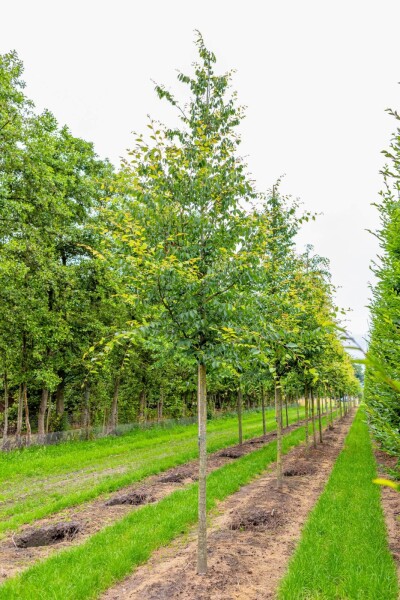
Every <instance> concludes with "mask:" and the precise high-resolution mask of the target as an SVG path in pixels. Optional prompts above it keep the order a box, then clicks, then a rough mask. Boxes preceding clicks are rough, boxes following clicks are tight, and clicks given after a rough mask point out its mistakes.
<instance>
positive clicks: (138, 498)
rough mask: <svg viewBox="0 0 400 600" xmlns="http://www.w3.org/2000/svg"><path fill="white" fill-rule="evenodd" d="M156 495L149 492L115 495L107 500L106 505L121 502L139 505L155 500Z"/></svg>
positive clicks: (114, 504)
mask: <svg viewBox="0 0 400 600" xmlns="http://www.w3.org/2000/svg"><path fill="white" fill-rule="evenodd" d="M155 500H156V499H155V498H154V496H152V495H151V494H148V493H147V492H139V491H138V492H130V493H129V494H123V495H121V496H114V498H110V500H107V502H106V506H116V505H119V504H131V505H132V506H139V505H140V504H148V503H149V502H155Z"/></svg>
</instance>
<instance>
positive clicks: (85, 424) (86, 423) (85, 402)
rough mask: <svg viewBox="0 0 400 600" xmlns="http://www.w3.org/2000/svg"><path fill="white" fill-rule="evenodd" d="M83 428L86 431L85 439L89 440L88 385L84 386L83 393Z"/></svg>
mask: <svg viewBox="0 0 400 600" xmlns="http://www.w3.org/2000/svg"><path fill="white" fill-rule="evenodd" d="M82 424H83V428H84V429H85V430H86V436H85V437H86V439H87V440H88V439H89V427H90V384H89V383H86V384H85V393H84V399H83V423H82Z"/></svg>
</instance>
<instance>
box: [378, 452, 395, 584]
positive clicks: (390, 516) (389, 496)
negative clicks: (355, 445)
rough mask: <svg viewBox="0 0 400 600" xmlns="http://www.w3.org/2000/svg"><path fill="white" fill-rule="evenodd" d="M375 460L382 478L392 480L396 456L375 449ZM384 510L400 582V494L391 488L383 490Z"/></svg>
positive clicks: (391, 550)
mask: <svg viewBox="0 0 400 600" xmlns="http://www.w3.org/2000/svg"><path fill="white" fill-rule="evenodd" d="M375 458H376V462H377V465H378V473H379V476H380V477H384V478H385V479H391V477H390V476H388V474H387V472H386V470H387V469H394V467H395V466H396V464H397V458H396V457H395V456H389V455H388V454H386V452H383V451H382V450H378V449H375ZM381 494H382V495H381V500H382V508H383V512H384V515H385V522H386V527H387V532H388V538H389V549H390V552H391V553H392V556H393V558H394V561H395V564H396V567H397V578H398V580H399V581H400V494H399V492H396V490H393V489H391V488H389V487H382V488H381Z"/></svg>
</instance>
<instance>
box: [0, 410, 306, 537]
mask: <svg viewBox="0 0 400 600" xmlns="http://www.w3.org/2000/svg"><path fill="white" fill-rule="evenodd" d="M303 411H304V409H303ZM302 416H303V412H302V410H301V409H300V417H302ZM288 417H289V422H290V423H294V422H295V421H296V420H297V409H294V408H291V409H289V411H288ZM266 421H267V431H273V430H274V429H275V428H276V423H275V418H274V415H273V412H272V411H267V419H266ZM262 433H263V428H262V419H261V413H260V412H257V411H255V412H248V413H244V415H243V438H244V439H245V440H246V439H249V438H254V437H257V436H261V435H262ZM237 440H238V424H237V418H236V417H232V416H228V417H223V418H220V419H215V420H214V421H210V422H209V424H208V444H207V447H208V452H216V451H217V450H219V449H221V448H224V447H226V446H231V445H233V444H235V443H236V442H237ZM197 453H198V450H197V425H188V426H183V425H181V426H175V427H172V428H169V429H161V428H154V429H150V430H143V431H140V430H136V431H134V432H131V433H129V434H126V435H124V436H121V437H117V438H115V437H107V438H102V439H99V440H94V441H87V442H70V443H66V444H60V445H57V446H45V447H42V446H36V447H31V448H26V449H23V450H17V451H12V452H8V453H1V454H0V535H2V534H4V532H5V531H7V530H11V529H15V528H17V527H18V526H19V525H22V524H24V523H30V522H32V521H34V520H36V519H38V518H42V517H44V516H46V515H49V514H51V513H54V512H58V511H59V510H61V509H63V508H67V507H69V506H75V505H78V504H81V503H82V502H85V501H88V500H91V499H94V498H96V497H97V496H99V495H100V494H104V493H106V492H112V491H115V490H118V489H120V488H122V487H124V486H126V485H128V484H131V483H133V482H135V481H140V480H142V479H143V478H145V477H148V476H150V475H153V474H156V473H160V472H162V471H165V470H166V469H169V468H171V467H174V466H177V465H180V464H183V463H186V462H188V461H190V460H193V459H194V458H196V457H197Z"/></svg>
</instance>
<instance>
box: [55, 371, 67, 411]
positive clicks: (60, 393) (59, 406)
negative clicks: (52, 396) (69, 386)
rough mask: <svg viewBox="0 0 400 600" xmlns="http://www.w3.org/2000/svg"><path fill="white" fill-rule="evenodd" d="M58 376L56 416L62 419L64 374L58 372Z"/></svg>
mask: <svg viewBox="0 0 400 600" xmlns="http://www.w3.org/2000/svg"><path fill="white" fill-rule="evenodd" d="M58 376H59V377H60V378H61V381H60V382H59V384H58V386H57V390H56V414H57V417H62V415H63V414H64V410H65V407H64V391H65V373H64V371H59V373H58Z"/></svg>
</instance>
